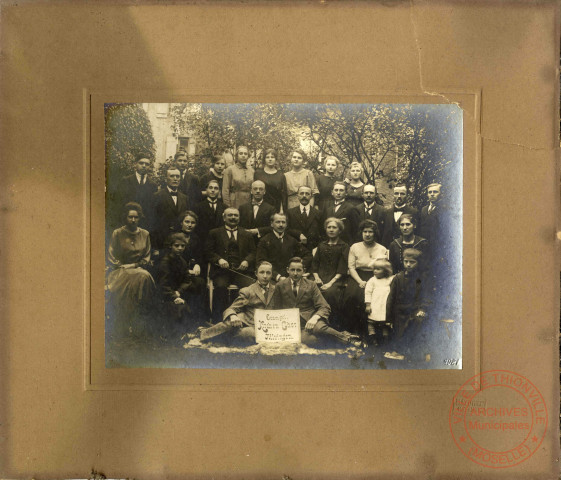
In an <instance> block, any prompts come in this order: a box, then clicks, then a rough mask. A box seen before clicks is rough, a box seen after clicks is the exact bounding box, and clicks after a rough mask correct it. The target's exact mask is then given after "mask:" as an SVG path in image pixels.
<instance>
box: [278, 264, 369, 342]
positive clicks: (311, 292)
mask: <svg viewBox="0 0 561 480" xmlns="http://www.w3.org/2000/svg"><path fill="white" fill-rule="evenodd" d="M286 271H287V272H288V277H289V278H285V279H284V280H281V281H280V282H279V283H278V284H277V287H276V289H275V295H274V297H273V305H274V308H275V309H283V308H298V309H299V310H300V326H301V328H302V343H308V344H314V343H315V342H316V341H317V338H316V337H323V338H324V339H325V338H326V337H327V338H332V339H333V340H338V341H339V342H342V343H346V344H351V345H353V346H355V347H360V346H362V343H361V341H360V338H359V337H358V336H356V335H351V334H350V333H349V332H339V331H338V330H335V329H334V328H332V327H330V326H329V324H328V319H329V314H330V313H331V307H330V306H329V304H328V303H327V302H326V301H325V299H324V298H323V296H322V294H321V292H320V290H319V288H318V286H317V284H316V282H314V281H312V280H308V279H306V278H303V275H304V262H303V260H302V259H301V258H300V257H293V258H291V259H290V260H289V261H288V267H287V269H286Z"/></svg>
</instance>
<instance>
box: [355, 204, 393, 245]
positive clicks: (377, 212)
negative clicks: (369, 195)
mask: <svg viewBox="0 0 561 480" xmlns="http://www.w3.org/2000/svg"><path fill="white" fill-rule="evenodd" d="M385 213H386V211H385V210H384V207H381V206H380V205H378V204H377V203H376V202H374V204H373V205H372V213H371V214H370V215H369V214H368V212H367V211H366V207H365V205H364V202H363V203H361V204H360V205H357V206H355V207H353V209H352V210H351V212H350V213H349V218H350V224H351V232H352V235H353V242H354V243H356V242H362V235H361V232H359V231H358V226H359V225H360V223H361V222H363V221H364V220H373V221H375V222H376V224H377V225H378V231H379V232H380V235H382V233H383V231H384V222H385ZM381 240H382V239H381V238H378V239H376V241H377V242H380V243H381Z"/></svg>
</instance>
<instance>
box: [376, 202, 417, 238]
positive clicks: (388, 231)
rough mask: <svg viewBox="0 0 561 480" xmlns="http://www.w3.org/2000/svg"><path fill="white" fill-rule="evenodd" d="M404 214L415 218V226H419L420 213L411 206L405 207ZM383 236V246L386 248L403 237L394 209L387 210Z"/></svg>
mask: <svg viewBox="0 0 561 480" xmlns="http://www.w3.org/2000/svg"><path fill="white" fill-rule="evenodd" d="M403 213H408V214H409V215H413V217H415V224H416V225H418V224H419V222H418V220H419V218H418V217H419V211H418V210H417V209H416V208H415V207H412V206H411V205H404V207H403ZM380 233H381V234H382V240H381V242H380V243H381V244H382V245H384V247H386V248H389V247H390V244H391V243H392V242H393V241H394V240H395V239H396V238H399V237H401V230H400V229H399V225H398V223H397V222H396V221H395V218H394V207H393V206H392V207H390V208H387V209H386V211H385V215H384V230H383V231H381V232H380Z"/></svg>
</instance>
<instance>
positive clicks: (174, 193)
mask: <svg viewBox="0 0 561 480" xmlns="http://www.w3.org/2000/svg"><path fill="white" fill-rule="evenodd" d="M169 194H170V195H171V196H172V197H177V192H169Z"/></svg>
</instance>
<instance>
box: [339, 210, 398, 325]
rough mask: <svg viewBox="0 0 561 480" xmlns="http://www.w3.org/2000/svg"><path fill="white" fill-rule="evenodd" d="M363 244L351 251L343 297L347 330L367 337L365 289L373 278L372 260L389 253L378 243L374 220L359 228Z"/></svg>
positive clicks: (356, 245) (352, 248)
mask: <svg viewBox="0 0 561 480" xmlns="http://www.w3.org/2000/svg"><path fill="white" fill-rule="evenodd" d="M358 230H359V232H361V234H362V242H358V243H355V244H353V245H352V246H351V248H350V250H349V275H350V278H349V282H348V284H347V288H346V290H345V295H344V297H343V310H344V311H345V312H346V313H348V315H347V321H348V324H347V325H345V327H346V329H347V330H349V331H350V332H352V333H356V334H358V335H366V333H367V332H366V315H365V313H364V287H365V286H366V282H368V280H370V278H372V275H373V272H372V260H375V259H377V258H385V259H387V258H388V256H389V251H388V249H387V248H386V247H384V246H383V245H382V244H380V243H378V240H379V238H380V232H379V231H378V225H377V224H376V222H374V221H373V220H364V221H363V222H361V223H360V224H359V226H358Z"/></svg>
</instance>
